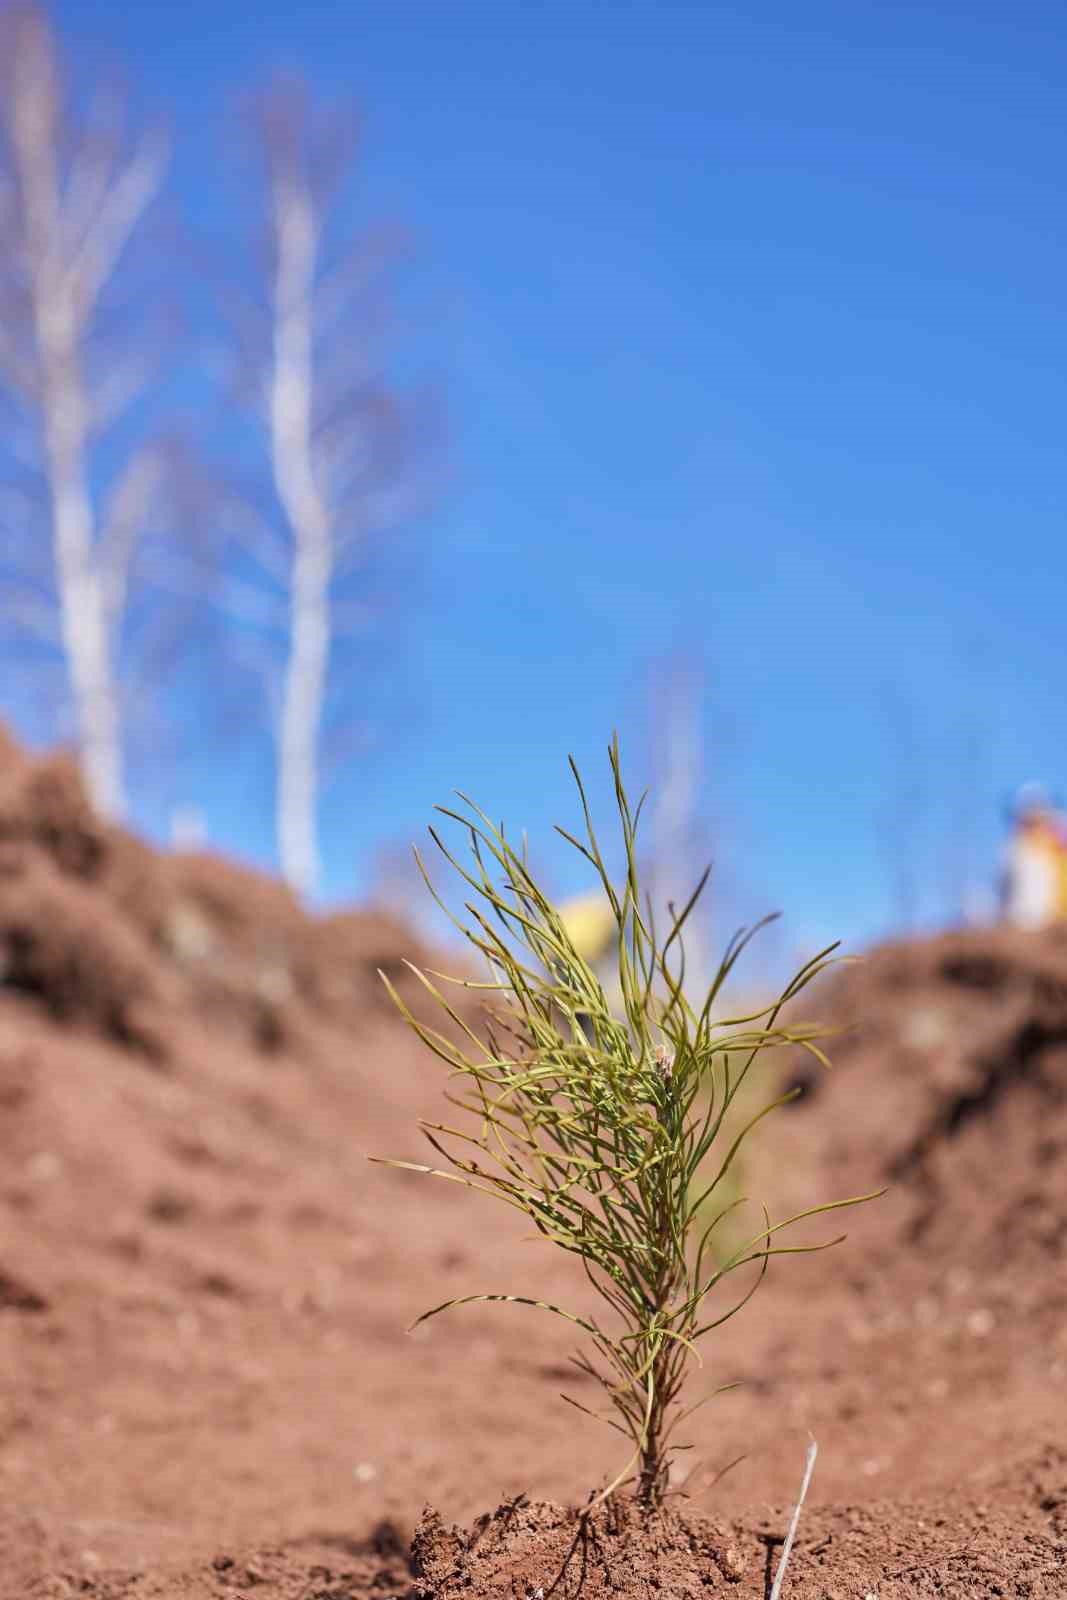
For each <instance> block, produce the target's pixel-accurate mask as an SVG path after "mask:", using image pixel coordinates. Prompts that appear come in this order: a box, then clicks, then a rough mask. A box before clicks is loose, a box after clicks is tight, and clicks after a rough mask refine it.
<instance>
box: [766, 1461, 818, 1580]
mask: <svg viewBox="0 0 1067 1600" xmlns="http://www.w3.org/2000/svg"><path fill="white" fill-rule="evenodd" d="M818 1453H819V1446H818V1445H817V1444H816V1442H815V1440H814V1439H813V1440H812V1441H811V1443H810V1444H809V1445H808V1456H807V1460H806V1461H805V1463H804V1477H803V1479H802V1480H801V1484H800V1494H799V1496H798V1497H797V1503H796V1506H795V1507H794V1508H793V1516H792V1520H791V1521H790V1523H789V1532H788V1533H787V1534H786V1536H785V1544H784V1545H783V1546H782V1559H781V1560H780V1561H779V1563H778V1571H777V1572H776V1573H775V1575H774V1587H773V1588H772V1589H771V1600H778V1597H779V1596H780V1594H781V1592H782V1580H783V1579H784V1577H785V1569H786V1567H787V1566H788V1565H789V1557H790V1555H791V1554H792V1552H793V1540H794V1539H795V1538H796V1536H797V1524H798V1523H799V1521H800V1509H801V1507H802V1506H803V1504H804V1498H805V1496H806V1495H807V1492H808V1484H809V1483H810V1482H811V1474H812V1472H813V1471H814V1468H815V1457H816V1456H817V1455H818Z"/></svg>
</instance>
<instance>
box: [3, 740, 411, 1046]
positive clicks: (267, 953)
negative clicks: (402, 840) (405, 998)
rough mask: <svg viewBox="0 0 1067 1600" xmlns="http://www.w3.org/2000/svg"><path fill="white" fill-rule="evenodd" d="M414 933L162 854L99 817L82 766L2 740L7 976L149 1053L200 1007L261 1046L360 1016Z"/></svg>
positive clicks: (212, 864)
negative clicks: (311, 908)
mask: <svg viewBox="0 0 1067 1600" xmlns="http://www.w3.org/2000/svg"><path fill="white" fill-rule="evenodd" d="M413 953H416V954H417V952H415V951H414V941H413V940H412V938H411V936H410V934H409V932H408V930H406V929H405V928H403V927H402V926H401V925H400V924H399V923H397V922H394V921H392V920H391V919H390V918H388V917H387V916H384V915H382V914H380V913H374V914H356V913H345V914H343V915H335V916H332V917H326V918H322V919H318V920H313V919H310V918H309V917H307V916H306V915H305V914H304V913H303V911H302V910H301V908H300V907H299V905H298V904H297V902H296V900H295V899H294V898H293V896H292V895H291V894H290V893H289V891H288V890H287V889H286V888H285V887H284V886H283V885H282V884H280V883H278V882H276V881H274V880H273V879H270V878H268V877H266V876H265V875H264V874H262V873H259V872H254V871H251V870H249V869H246V868H242V867H240V866H237V865H235V864H234V863H231V862H228V861H224V860H222V859H220V858H219V857H217V856H212V855H209V854H199V853H198V854H188V855H174V856H164V855H161V854H159V853H157V852H155V851H153V850H151V849H150V848H149V847H148V846H147V845H145V844H144V843H142V842H141V841H140V840H138V839H136V838H134V837H133V836H132V835H130V834H129V833H127V832H125V831H124V830H122V829H120V828H115V827H110V826H108V825H107V824H106V823H104V822H102V821H101V820H100V819H99V818H97V817H96V816H95V815H94V814H93V812H92V809H91V807H90V805H89V802H88V799H87V796H86V793H85V789H84V786H83V784H82V781H81V778H80V776H79V773H78V769H77V766H76V763H75V762H74V761H73V760H72V759H71V758H70V757H67V756H63V755H60V756H51V755H50V756H45V757H38V758H33V757H31V756H28V755H25V754H23V753H22V752H21V751H19V750H18V749H17V747H16V746H15V745H14V744H13V743H12V742H11V741H10V740H9V739H7V738H6V737H5V738H4V739H3V741H2V742H0V981H2V983H3V986H4V987H5V988H6V989H7V990H8V991H9V992H14V993H18V994H20V995H23V996H26V997H29V998H32V999H34V1000H36V1001H37V1002H38V1003H39V1004H40V1005H41V1006H42V1007H43V1008H44V1009H45V1010H46V1011H47V1012H48V1013H49V1015H51V1016H52V1017H53V1018H55V1019H56V1020H59V1021H67V1022H72V1021H84V1022H86V1023H88V1024H90V1025H91V1026H93V1027H94V1028H95V1029H96V1030H97V1031H98V1032H99V1033H101V1034H103V1035H104V1036H105V1037H107V1038H109V1039H111V1040H114V1041H115V1042H116V1043H118V1044H121V1045H124V1046H126V1047H128V1048H130V1049H132V1050H135V1051H139V1052H141V1053H142V1054H144V1055H145V1056H147V1057H149V1058H151V1059H152V1060H154V1061H156V1062H157V1063H163V1062H165V1061H166V1060H167V1058H168V1056H169V1055H170V1053H171V1050H172V1047H173V1040H172V1039H171V1037H170V1034H171V1033H172V1031H173V1030H172V1028H171V1026H170V1024H169V1022H168V1018H175V1017H178V1018H180V1017H181V1015H182V1014H183V1013H195V1014H198V1015H200V1016H201V1017H205V1018H209V1019H210V1020H211V1021H212V1022H213V1023H219V1024H221V1025H223V1026H230V1027H233V1028H235V1029H236V1030H237V1031H238V1032H240V1033H241V1034H243V1035H244V1037H245V1038H246V1039H247V1040H248V1041H249V1042H250V1043H252V1044H253V1045H254V1046H255V1047H257V1048H258V1049H260V1050H262V1051H264V1052H266V1053H269V1052H271V1051H276V1050H278V1049H280V1048H281V1046H282V1044H283V1043H284V1042H285V1041H287V1040H299V1038H300V1036H301V1032H302V1024H303V1022H304V1020H305V1019H306V1016H307V1014H308V1013H313V1014H315V1015H318V1016H321V1015H322V1013H323V1011H325V1012H326V1013H328V1014H329V1015H330V1016H332V1017H333V1018H335V1019H337V1020H339V1021H341V1022H343V1023H345V1024H348V1025H351V1026H357V1027H358V1026H362V1025H363V1024H364V1023H365V1022H366V1019H367V1017H368V1015H374V1014H375V1013H378V1014H385V1013H386V1012H387V1011H388V1010H389V1005H390V1002H389V1000H388V996H387V995H386V994H385V991H384V988H383V985H382V983H381V981H380V979H379V978H378V969H379V968H380V967H384V968H386V969H388V970H389V972H390V975H391V976H392V977H393V978H394V980H395V981H399V982H400V983H401V984H402V983H403V981H404V975H405V972H406V969H405V968H404V967H403V965H402V961H403V958H404V957H405V956H406V957H408V958H410V957H411V956H412V955H413Z"/></svg>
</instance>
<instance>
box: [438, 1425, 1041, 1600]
mask: <svg viewBox="0 0 1067 1600" xmlns="http://www.w3.org/2000/svg"><path fill="white" fill-rule="evenodd" d="M1065 1489H1067V1455H1063V1454H1055V1453H1046V1454H1044V1455H1041V1456H1038V1457H1036V1458H1034V1459H1032V1460H1028V1461H1026V1462H1024V1463H1019V1464H1017V1465H1016V1467H1015V1470H1014V1471H1013V1473H1012V1474H1011V1475H1010V1476H1002V1478H1001V1480H1000V1481H999V1482H997V1483H995V1484H993V1485H991V1486H990V1493H989V1496H988V1501H987V1502H986V1503H981V1504H979V1505H975V1504H974V1502H973V1500H971V1499H968V1498H966V1497H960V1496H955V1497H953V1498H950V1499H947V1500H941V1501H939V1502H936V1503H934V1504H923V1503H921V1502H912V1503H907V1502H905V1503H903V1504H902V1503H899V1502H886V1501H878V1500H876V1501H873V1502H870V1503H868V1504H866V1505H846V1506H842V1507H837V1508H828V1507H816V1508H814V1509H813V1510H811V1511H807V1512H806V1513H805V1516H804V1519H803V1521H802V1523H801V1531H800V1535H799V1538H798V1539H797V1542H796V1544H795V1545H794V1547H793V1551H792V1553H791V1556H790V1561H789V1566H788V1576H787V1578H786V1580H785V1592H786V1593H788V1594H789V1595H790V1596H791V1597H793V1600H846V1597H852V1596H857V1597H868V1596H871V1595H875V1596H888V1595H909V1596H923V1595H928V1596H938V1597H944V1596H945V1595H960V1596H964V1595H973V1596H979V1595H986V1596H993V1595H1006V1594H1014V1595H1027V1596H1029V1597H1030V1600H1054V1597H1058V1596H1060V1595H1062V1594H1063V1593H1064V1592H1065V1586H1067V1546H1065V1543H1064V1533H1065V1531H1067V1521H1065V1518H1064V1515H1063V1504H1064V1502H1063V1500H1062V1498H1061V1497H1062V1496H1063V1494H1064V1492H1065ZM790 1515H791V1508H790V1507H789V1506H781V1507H777V1508H774V1509H773V1510H771V1511H770V1512H769V1513H768V1514H765V1515H763V1516H762V1517H758V1518H749V1519H744V1518H733V1519H730V1520H726V1519H718V1520H711V1519H709V1518H707V1517H700V1516H695V1515H692V1514H690V1513H687V1512H685V1511H678V1510H673V1509H669V1508H665V1509H663V1510H662V1511H657V1512H652V1513H649V1514H647V1515H642V1514H641V1513H640V1512H638V1510H637V1509H636V1508H635V1507H634V1505H633V1503H632V1502H628V1501H625V1500H621V1499H620V1500H615V1501H613V1502H609V1503H608V1504H607V1505H606V1506H603V1507H601V1508H598V1509H597V1510H596V1511H595V1512H593V1513H592V1514H591V1515H590V1516H588V1517H587V1518H582V1517H580V1516H579V1514H578V1512H577V1511H576V1510H574V1509H564V1508H563V1507H562V1506H558V1505H553V1504H550V1503H545V1502H533V1503H531V1502H530V1501H528V1500H526V1499H525V1498H524V1497H519V1498H517V1499H516V1500H513V1501H509V1502H508V1503H506V1504H505V1505H502V1506H499V1507H498V1508H497V1510H496V1511H495V1512H494V1513H492V1514H491V1515H488V1514H487V1515H485V1516H483V1517H480V1518H479V1519H478V1521H477V1522H476V1523H475V1524H474V1525H473V1527H471V1528H470V1529H459V1528H456V1527H452V1528H447V1527H446V1526H445V1524H444V1523H443V1522H442V1520H441V1518H440V1517H439V1516H438V1515H437V1514H436V1513H435V1512H432V1511H426V1512H424V1513H423V1517H422V1521H421V1522H420V1524H419V1527H418V1529H417V1531H416V1534H415V1538H414V1542H413V1545H412V1554H413V1558H414V1571H415V1582H414V1587H413V1591H412V1593H413V1596H414V1600H467V1597H470V1596H472V1595H477V1596H478V1597H479V1600H515V1597H516V1596H522V1597H523V1600H541V1597H543V1596H547V1595H549V1594H551V1595H557V1596H559V1597H560V1600H607V1597H608V1596H612V1595H621V1596H624V1597H630V1596H632V1597H635V1600H636V1597H641V1600H644V1597H646V1596H648V1595H651V1594H664V1595H670V1596H671V1597H672V1600H703V1597H704V1596H707V1595H713V1594H724V1595H732V1596H734V1597H735V1600H765V1597H766V1596H767V1595H768V1594H769V1593H770V1591H771V1586H772V1583H773V1579H774V1575H775V1573H776V1571H777V1568H778V1563H779V1561H780V1559H781V1553H782V1548H783V1544H784V1540H785V1534H786V1530H787V1529H788V1525H789V1520H790ZM917 1534H918V1538H917V1537H916V1535H917Z"/></svg>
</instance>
